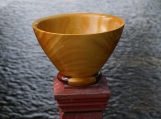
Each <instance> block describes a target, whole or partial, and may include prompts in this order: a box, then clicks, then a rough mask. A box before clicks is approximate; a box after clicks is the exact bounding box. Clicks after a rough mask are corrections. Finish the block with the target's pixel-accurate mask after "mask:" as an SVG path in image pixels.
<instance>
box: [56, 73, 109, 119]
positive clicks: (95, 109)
mask: <svg viewBox="0 0 161 119" xmlns="http://www.w3.org/2000/svg"><path fill="white" fill-rule="evenodd" d="M54 98H55V100H57V106H58V107H59V112H60V119H102V118H103V112H102V111H103V110H106V105H107V104H108V100H109V98H110V91H109V88H108V85H107V82H106V78H105V76H102V78H101V80H100V81H99V82H98V83H97V84H95V85H91V86H87V87H71V86H68V85H65V84H63V83H62V82H60V81H59V80H58V79H57V78H54Z"/></svg>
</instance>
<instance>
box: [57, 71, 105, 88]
mask: <svg viewBox="0 0 161 119" xmlns="http://www.w3.org/2000/svg"><path fill="white" fill-rule="evenodd" d="M101 77H102V73H101V72H98V73H97V74H96V75H93V76H89V77H83V78H74V77H68V76H65V75H63V74H61V73H60V72H59V73H58V75H57V78H58V80H59V81H61V82H63V83H64V84H68V85H70V86H77V87H81V86H88V85H92V84H96V83H97V82H98V81H99V80H100V79H101Z"/></svg>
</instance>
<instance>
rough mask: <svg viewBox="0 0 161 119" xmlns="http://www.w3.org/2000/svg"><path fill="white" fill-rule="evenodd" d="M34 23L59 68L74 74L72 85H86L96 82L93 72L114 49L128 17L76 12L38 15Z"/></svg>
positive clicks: (33, 25) (48, 53) (70, 74)
mask: <svg viewBox="0 0 161 119" xmlns="http://www.w3.org/2000/svg"><path fill="white" fill-rule="evenodd" d="M32 27H33V29H34V32H35V35H36V37H37V39H38V41H39V43H40V45H41V47H42V49H43V50H44V52H45V53H46V55H47V56H48V58H49V59H50V60H51V62H52V63H53V64H54V65H55V67H56V68H57V69H58V70H59V72H60V73H61V74H62V75H64V76H67V77H72V78H71V79H72V81H71V82H70V81H69V85H73V86H85V85H90V84H93V83H95V82H96V80H95V79H92V78H93V75H95V74H97V73H98V72H99V70H100V69H101V68H102V66H103V65H104V64H105V62H106V61H107V60H108V58H109V57H110V55H111V54H112V52H113V51H114V49H115V47H116V45H117V43H118V41H119V39H120V36H121V34H122V31H123V27H124V21H123V20H122V19H121V18H119V17H116V16H112V15H108V14H98V13H72V14H62V15H54V16H49V17H45V18H41V19H38V20H36V21H34V22H33V24H32ZM73 79H74V80H73ZM88 79H89V80H88ZM91 80H92V81H91Z"/></svg>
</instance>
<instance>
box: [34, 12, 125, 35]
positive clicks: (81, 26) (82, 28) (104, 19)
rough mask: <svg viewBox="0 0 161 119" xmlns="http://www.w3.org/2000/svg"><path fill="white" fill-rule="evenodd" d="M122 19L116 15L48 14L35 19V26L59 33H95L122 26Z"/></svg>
mask: <svg viewBox="0 0 161 119" xmlns="http://www.w3.org/2000/svg"><path fill="white" fill-rule="evenodd" d="M123 24H124V21H123V20H122V19H120V18H118V17H116V16H112V15H106V14H94V13H75V14H64V15H56V16H50V17H46V18H43V19H39V20H38V21H37V28H38V29H40V30H42V31H46V32H52V33H59V34H95V33H102V32H108V31H112V30H115V29H118V28H120V27H122V26H123Z"/></svg>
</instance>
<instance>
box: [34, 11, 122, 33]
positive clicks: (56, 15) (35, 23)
mask: <svg viewBox="0 0 161 119" xmlns="http://www.w3.org/2000/svg"><path fill="white" fill-rule="evenodd" d="M78 14H89V15H92V14H93V15H97V16H102V17H105V16H107V17H113V18H116V19H119V20H120V21H122V24H121V25H120V27H118V28H115V29H112V30H109V31H104V32H97V33H88V34H69V33H67V34H64V33H56V32H55V33H54V32H48V31H44V30H41V29H39V28H38V27H37V25H38V24H39V23H40V22H41V21H43V20H46V19H50V18H52V17H59V16H66V15H78ZM124 25H125V21H124V20H123V19H122V18H121V17H118V16H115V15H111V14H103V13H95V12H74V13H66V14H55V15H51V16H46V17H43V18H39V19H37V20H35V21H34V22H33V23H32V28H33V29H36V30H38V31H40V32H45V33H48V34H57V35H72V36H84V35H96V34H103V33H107V32H111V31H115V30H117V29H120V28H122V27H124Z"/></svg>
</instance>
